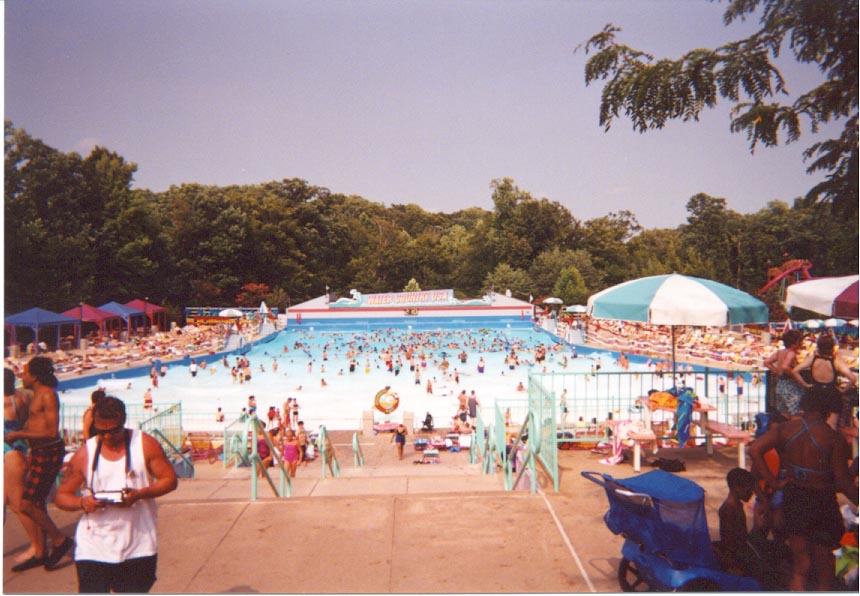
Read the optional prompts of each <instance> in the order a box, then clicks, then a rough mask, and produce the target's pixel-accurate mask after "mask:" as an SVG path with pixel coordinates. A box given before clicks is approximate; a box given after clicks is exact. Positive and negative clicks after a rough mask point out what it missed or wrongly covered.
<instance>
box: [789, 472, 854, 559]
mask: <svg viewBox="0 0 860 596" xmlns="http://www.w3.org/2000/svg"><path fill="white" fill-rule="evenodd" d="M782 511H783V517H784V519H785V533H786V534H787V535H789V536H800V537H802V538H806V539H807V540H808V541H809V542H812V543H814V544H819V545H822V546H826V547H828V548H836V547H838V546H839V541H840V540H841V539H842V535H843V534H844V533H845V523H844V521H843V519H842V514H841V513H840V511H839V503H837V501H836V493H835V492H833V491H832V490H817V489H814V488H806V487H803V486H797V485H796V484H787V485H786V487H785V489H784V490H783V503H782Z"/></svg>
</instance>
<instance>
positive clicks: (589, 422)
mask: <svg viewBox="0 0 860 596" xmlns="http://www.w3.org/2000/svg"><path fill="white" fill-rule="evenodd" d="M739 374H740V375H742V378H743V379H744V384H743V394H742V395H737V393H736V391H737V390H736V384H735V383H725V384H726V386H728V387H731V388H732V395H730V394H729V392H728V391H721V390H720V389H719V387H720V386H721V383H719V382H718V379H719V378H720V377H723V380H724V381H725V380H726V379H727V378H728V373H727V371H722V370H716V369H707V368H706V369H704V370H700V371H697V372H695V373H684V374H683V377H682V376H681V373H679V377H681V378H683V380H684V381H685V383H684V385H686V386H689V387H691V388H692V389H693V391H694V392H695V394H696V395H697V397H698V398H699V399H700V400H703V401H705V402H707V403H709V404H710V405H712V406H714V407H716V411H715V412H713V413H711V415H710V418H711V420H716V421H719V422H723V423H725V424H730V425H732V426H736V427H739V428H745V429H746V428H750V429H751V427H752V423H753V422H754V420H755V415H756V414H758V413H759V412H764V411H765V410H766V387H765V383H764V382H763V379H764V371H748V372H743V373H738V372H735V373H733V378H734V379H736V378H737V377H736V375H739ZM533 385H534V386H535V387H537V386H539V387H541V389H540V393H541V394H542V395H543V396H544V400H545V401H544V403H546V400H548V399H549V396H552V399H553V401H554V404H555V406H554V407H555V412H554V414H555V417H556V419H557V420H558V421H559V424H557V426H556V428H557V431H558V433H557V440H558V441H559V442H574V443H575V442H584V443H589V442H595V441H599V440H601V438H602V437H601V434H600V429H601V428H602V426H603V423H604V421H606V420H608V419H610V418H611V419H613V420H625V419H631V420H643V419H644V413H643V410H642V407H643V406H642V404H640V403H637V400H639V399H640V398H646V397H647V396H648V394H649V391H665V390H667V389H669V388H671V386H672V384H671V374H669V373H666V374H659V373H641V372H596V373H574V372H551V373H535V372H532V373H530V374H529V394H530V395H531V394H532V392H533V391H537V390H536V389H535V388H533V387H532V386H533ZM565 390H566V391H567V397H566V398H565V403H566V406H567V409H568V411H567V412H564V411H563V409H562V408H563V405H562V403H561V395H562V393H563V392H564V391H565ZM670 415H671V414H670ZM655 422H657V423H658V425H659V424H660V423H661V422H662V420H660V419H658V420H655ZM693 438H695V439H698V440H700V439H703V438H704V437H702V436H696V437H693Z"/></svg>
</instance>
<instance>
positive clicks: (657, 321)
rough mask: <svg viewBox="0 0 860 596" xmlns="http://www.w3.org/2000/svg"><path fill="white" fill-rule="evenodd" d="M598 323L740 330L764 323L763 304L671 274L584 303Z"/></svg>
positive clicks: (605, 292)
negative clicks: (743, 327) (734, 328)
mask: <svg viewBox="0 0 860 596" xmlns="http://www.w3.org/2000/svg"><path fill="white" fill-rule="evenodd" d="M588 314H589V315H590V316H592V317H595V318H598V319H614V320H617V321H640V322H643V323H652V324H654V325H716V326H721V327H725V326H727V325H741V324H747V323H767V319H768V311H767V305H766V304H765V303H764V302H762V301H761V300H759V299H758V298H754V297H753V296H750V295H749V294H747V293H746V292H742V291H741V290H737V289H735V288H733V287H731V286H727V285H725V284H721V283H719V282H716V281H711V280H708V279H700V278H698V277H688V276H686V275H679V274H677V273H673V274H671V275H655V276H653V277H642V278H639V279H634V280H631V281H626V282H624V283H621V284H618V285H617V286H612V287H611V288H607V289H606V290H603V291H602V292H598V293H597V294H594V295H593V296H591V297H590V298H589V299H588Z"/></svg>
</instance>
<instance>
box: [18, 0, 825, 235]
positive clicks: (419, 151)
mask: <svg viewBox="0 0 860 596" xmlns="http://www.w3.org/2000/svg"><path fill="white" fill-rule="evenodd" d="M4 9H5V118H6V119H8V120H11V121H12V123H13V125H14V126H15V127H16V128H23V129H25V130H26V131H27V132H28V133H29V134H30V135H31V136H34V137H37V138H40V139H42V141H44V142H45V143H47V144H48V145H50V146H52V147H54V148H56V149H58V150H60V151H64V152H71V151H76V152H78V153H80V154H81V155H84V156H85V155H87V154H88V153H89V152H90V150H91V149H92V148H93V146H95V145H98V146H102V147H106V148H108V149H110V150H112V151H116V152H117V153H118V154H120V155H121V156H122V157H123V158H124V159H125V160H126V161H130V162H134V163H136V164H137V172H136V174H135V180H134V185H133V186H134V187H135V188H148V189H150V190H152V191H156V192H159V191H164V190H166V189H168V188H169V187H170V186H171V185H179V184H183V183H200V184H210V185H218V186H227V185H231V184H262V183H265V182H269V181H273V180H282V179H285V178H300V179H303V180H306V181H307V182H308V183H310V184H312V185H315V186H320V187H325V188H328V189H329V190H331V191H332V192H335V193H342V194H348V195H358V196H362V197H364V198H365V199H367V200H370V201H374V202H378V203H383V204H385V205H387V206H390V205H394V204H408V203H415V204H417V205H420V206H421V207H422V208H424V209H426V210H429V211H441V212H445V213H450V212H453V211H457V210H459V209H463V208H467V207H481V208H484V209H490V210H491V209H492V208H493V202H492V190H491V188H490V184H491V182H492V181H493V180H494V179H499V178H505V177H507V178H512V179H513V180H514V182H515V184H516V185H517V186H518V187H519V188H520V189H521V190H523V191H526V192H528V193H530V194H531V196H532V197H534V198H546V199H549V200H550V201H557V202H559V203H560V204H562V205H564V206H565V207H566V208H567V209H568V210H570V212H571V213H572V215H573V216H574V217H575V218H577V219H578V220H580V221H587V220H589V219H592V218H596V217H602V216H605V215H607V214H609V213H610V212H618V211H621V210H629V211H632V212H633V213H634V214H635V215H636V217H637V219H638V221H639V223H640V224H641V225H642V226H643V227H645V228H649V229H650V228H664V227H668V228H674V227H676V226H678V225H680V224H682V223H684V222H685V221H686V218H687V215H688V213H687V210H686V204H687V201H688V200H689V199H690V197H692V196H693V195H695V194H697V193H700V192H703V193H706V194H709V195H711V196H714V197H722V198H725V199H726V203H727V207H728V208H729V209H732V210H735V211H737V212H740V213H754V212H756V211H758V210H760V209H762V208H764V207H765V206H766V205H767V203H768V202H769V201H772V200H782V201H785V202H787V203H789V204H791V202H792V201H793V200H794V198H796V197H798V196H801V195H803V194H805V192H806V191H807V190H808V189H809V188H811V187H812V186H813V185H814V184H816V183H817V182H818V181H819V180H820V179H821V176H820V175H816V176H810V175H807V174H806V164H804V162H803V159H802V152H803V150H804V148H806V147H808V146H809V145H811V144H812V143H813V142H814V141H815V140H819V139H823V138H828V137H829V136H833V134H834V132H833V131H834V130H836V129H835V128H830V129H827V128H825V129H823V132H824V133H827V134H819V135H818V136H814V135H812V134H810V133H809V132H808V131H807V130H805V131H804V135H803V136H802V137H801V139H800V141H799V142H797V143H793V144H791V145H788V146H783V147H779V148H775V149H765V148H759V149H757V150H756V152H755V154H751V153H750V151H749V147H748V143H747V140H746V136H745V135H744V134H731V133H730V131H729V124H730V121H729V108H730V106H729V105H728V104H725V103H723V104H721V105H720V106H719V107H718V108H717V109H715V110H711V111H708V112H705V113H704V114H703V116H702V118H701V120H700V121H699V122H698V123H696V122H691V123H681V122H673V123H670V124H669V125H668V126H667V127H666V128H664V129H663V130H659V131H649V132H648V133H645V134H640V133H637V132H634V131H633V130H632V126H631V124H630V122H629V121H628V120H624V119H620V120H617V121H616V122H615V123H614V124H613V126H612V128H611V129H610V131H609V132H605V131H604V129H603V127H601V126H600V124H599V102H600V92H601V88H602V85H600V84H592V85H591V86H589V87H586V85H585V75H584V68H585V61H586V59H587V56H586V55H585V54H584V52H583V51H581V50H580V51H575V49H576V48H577V46H578V45H580V44H582V43H584V42H585V41H586V40H587V39H588V38H589V37H591V36H592V35H594V34H595V33H597V32H599V31H600V30H601V29H602V28H603V26H604V25H606V24H607V23H610V22H611V23H614V24H615V25H617V26H620V27H621V28H622V29H623V31H622V33H621V34H620V41H621V42H623V43H625V44H628V45H631V46H633V47H635V48H638V49H642V50H646V51H648V52H650V53H652V54H654V55H655V57H657V58H663V57H669V58H675V57H678V56H679V55H681V54H683V53H684V52H686V51H689V50H691V49H694V48H699V47H715V46H716V45H719V44H721V43H724V42H726V41H729V40H734V39H740V38H743V37H746V36H747V35H748V34H749V33H750V32H752V31H753V30H754V25H755V23H751V22H747V23H742V24H740V25H732V26H731V27H725V26H724V25H723V22H722V13H723V11H724V10H725V3H724V2H723V3H719V2H713V3H712V2H708V1H706V0H603V1H598V0H589V1H584V0H578V1H577V0H570V1H558V2H557V1H544V0H531V1H522V2H513V1H504V0H492V1H487V0H460V1H451V2H448V1H441V0H429V1H424V2H417V1H410V0H394V1H389V0H378V1H358V0H356V1H346V0H339V1H331V0H319V1H313V2H304V1H302V2H300V1H291V0H271V1H267V0H243V1H239V0H205V1H204V0H178V1H167V0H147V1H145V2H140V1H138V0H134V1H127V0H110V1H102V0H65V1H63V2H56V1H55V0H51V1H43V0H26V1H24V0H7V2H5V3H4ZM787 54H788V56H789V57H788V58H787V59H783V61H781V62H780V63H779V64H780V68H781V70H782V73H783V75H784V77H785V78H786V80H787V83H788V89H789V91H790V92H792V93H795V94H799V93H802V92H804V91H806V90H808V89H809V88H810V87H811V86H812V85H813V84H814V82H815V81H816V80H817V79H818V78H819V76H820V75H818V73H817V71H816V69H815V68H812V67H809V66H802V65H798V64H796V63H795V62H794V61H793V60H791V58H790V53H787ZM839 126H841V123H840V125H838V126H837V128H838V127H839Z"/></svg>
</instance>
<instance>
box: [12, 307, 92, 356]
mask: <svg viewBox="0 0 860 596" xmlns="http://www.w3.org/2000/svg"><path fill="white" fill-rule="evenodd" d="M3 322H4V323H5V324H6V325H7V326H8V327H9V328H10V333H9V341H10V345H14V344H15V343H16V342H15V328H16V327H29V328H30V329H32V330H33V334H34V335H35V340H34V341H33V343H34V344H35V347H34V351H35V352H36V353H38V352H39V329H41V328H44V327H56V329H57V346H59V345H60V326H61V325H74V326H75V327H76V328H77V326H78V325H79V324H80V322H79V321H78V320H77V319H73V318H71V317H67V316H66V315H61V314H60V313H56V312H51V311H49V310H45V309H44V308H39V307H38V306H37V307H34V308H31V309H30V310H25V311H24V312H19V313H17V314H14V315H9V316H8V317H6V319H4V321H3Z"/></svg>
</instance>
